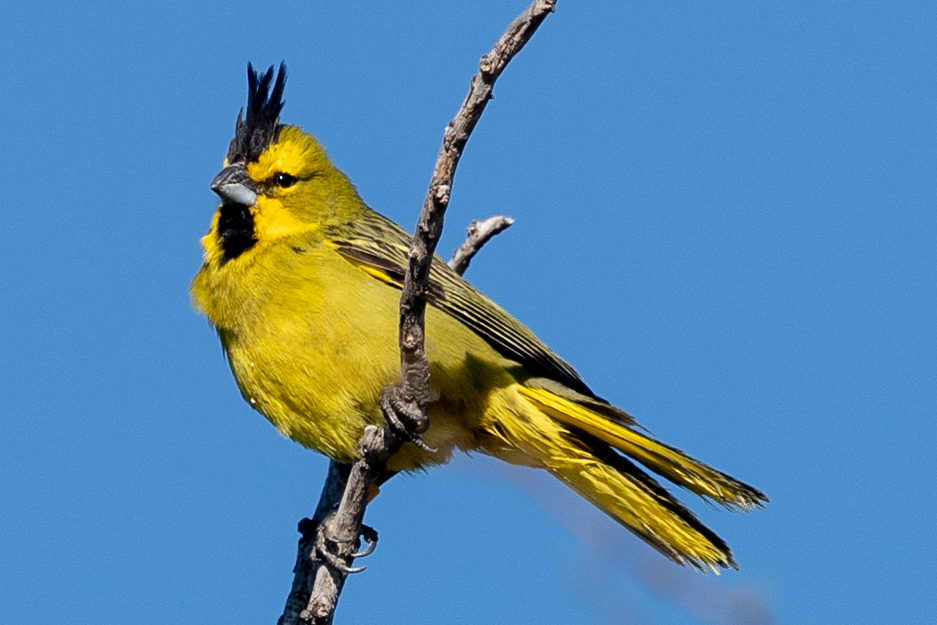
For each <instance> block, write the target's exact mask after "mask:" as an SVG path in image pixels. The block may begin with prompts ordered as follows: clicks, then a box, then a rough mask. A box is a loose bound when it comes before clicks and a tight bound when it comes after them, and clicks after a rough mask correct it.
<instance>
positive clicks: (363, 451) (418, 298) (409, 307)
mask: <svg viewBox="0 0 937 625" xmlns="http://www.w3.org/2000/svg"><path fill="white" fill-rule="evenodd" d="M555 6H556V0H534V2H533V3H532V4H531V5H530V6H529V7H528V8H527V9H526V10H525V11H524V12H523V13H522V14H521V15H520V16H518V17H517V18H516V19H515V20H514V21H513V22H512V23H511V25H510V26H508V28H507V30H506V31H505V32H504V34H503V35H502V36H501V38H500V39H499V40H498V42H497V43H496V44H495V46H494V47H493V48H492V49H491V51H490V52H488V54H486V55H485V56H483V57H482V58H481V61H480V63H479V71H478V73H477V74H475V76H474V77H473V78H472V83H471V86H470V87H469V92H468V95H467V96H466V98H465V101H464V102H463V103H462V107H461V108H460V109H459V112H458V113H457V114H456V116H455V117H454V118H453V119H452V121H451V122H449V125H448V126H447V127H446V131H445V134H444V136H443V142H442V148H441V149H440V151H439V156H438V157H437V159H436V165H435V167H434V169H433V177H432V179H431V180H430V185H429V189H428V191H427V193H426V199H425V200H424V202H423V209H422V212H421V213H420V218H419V221H418V222H417V228H416V233H415V234H414V236H413V240H412V242H411V245H410V254H409V257H410V263H409V267H408V269H407V274H406V278H405V282H404V287H403V293H402V294H401V297H400V335H399V344H400V355H401V358H400V360H401V366H400V369H401V380H402V384H401V386H400V394H399V396H398V398H399V399H400V400H402V401H403V402H406V404H407V405H408V407H410V408H411V409H413V410H416V411H418V412H419V413H422V416H423V421H424V423H425V422H426V418H425V406H426V404H427V403H428V401H429V398H430V397H431V393H430V386H429V363H428V362H427V359H426V353H425V351H424V348H423V344H424V313H425V310H426V300H425V296H424V293H425V292H426V290H427V288H428V284H429V268H430V265H431V264H432V259H433V254H434V252H435V250H436V244H437V243H438V241H439V236H440V234H441V233H442V227H443V217H444V214H445V211H446V208H447V206H448V205H449V196H450V191H451V189H452V182H453V178H454V177H455V170H456V167H457V165H458V163H459V159H460V158H461V157H462V151H463V150H464V148H465V144H466V142H467V141H468V138H469V135H471V133H472V130H473V129H474V128H475V125H476V124H477V123H478V120H479V119H480V118H481V115H482V113H483V112H484V110H485V106H486V105H487V104H488V100H490V99H491V92H492V88H493V87H494V83H495V81H496V80H497V79H498V77H499V76H500V75H501V72H502V71H503V70H504V68H505V66H506V65H507V64H508V62H509V61H510V60H511V59H512V58H513V57H514V56H515V55H516V54H517V53H518V52H519V51H520V50H521V49H522V48H523V47H524V45H525V44H526V43H527V42H528V41H529V40H530V38H531V37H532V36H533V34H534V32H536V30H537V28H538V27H539V26H540V24H541V23H542V22H543V20H544V19H546V16H547V15H548V14H549V13H552V12H553V11H554V8H555ZM502 229H503V228H502ZM492 236H493V235H492ZM488 238H490V237H488ZM478 247H481V244H479V246H478ZM466 264H467V263H466ZM384 390H385V391H386V390H387V389H384ZM383 397H384V394H383V393H382V399H383ZM424 429H425V428H424ZM400 445H401V441H400V440H399V439H398V438H397V437H396V436H395V435H394V434H393V433H392V432H391V430H390V428H388V427H381V428H378V427H375V426H368V427H367V428H365V431H364V433H363V434H362V437H361V439H360V441H359V443H358V460H357V461H356V462H355V463H354V464H353V465H352V468H351V473H350V475H349V477H348V480H347V484H346V485H345V488H344V494H343V496H342V498H341V503H340V504H339V506H338V509H337V511H335V513H334V515H328V516H325V517H324V518H322V519H318V521H317V526H318V527H317V529H316V535H317V538H319V537H323V536H326V535H327V536H328V541H327V542H330V543H332V545H334V547H335V551H336V552H337V553H336V555H338V556H339V559H340V560H342V561H345V562H347V564H346V565H345V567H344V568H345V571H343V570H341V569H340V568H337V567H335V566H333V565H332V564H330V563H329V562H327V561H326V560H325V559H322V560H317V561H313V562H311V565H310V562H309V560H308V559H309V558H311V557H313V551H314V550H315V548H316V547H315V545H314V544H305V545H304V541H305V542H308V543H312V542H313V541H311V540H306V532H304V539H303V540H301V541H300V550H299V551H300V553H299V556H298V558H297V566H296V569H295V573H296V575H295V578H294V582H293V591H291V593H290V598H289V600H288V602H287V610H286V611H285V612H284V614H283V616H282V617H281V618H280V625H294V624H295V623H302V622H312V623H316V624H320V623H321V624H329V623H331V622H332V618H333V615H334V613H335V606H336V604H337V602H338V597H339V595H340V594H341V591H342V587H343V586H344V583H345V579H346V577H347V569H348V566H350V564H351V562H352V561H353V560H354V550H355V549H356V548H357V539H358V536H359V534H360V533H361V527H362V520H363V518H364V511H365V508H366V506H367V503H368V498H369V497H370V495H371V493H372V491H373V489H374V488H375V486H376V485H377V482H378V480H379V479H380V477H381V475H382V474H383V473H384V466H385V463H386V462H387V459H388V458H389V457H390V455H391V454H392V453H393V452H394V451H396V450H397V449H398V448H399V447H400ZM336 465H337V463H333V464H332V465H331V466H330V469H329V478H328V479H327V481H326V486H325V488H324V489H323V494H322V498H321V499H320V501H319V507H318V509H317V515H316V516H317V517H318V510H326V511H328V510H331V509H332V508H333V505H334V501H335V498H334V496H335V492H334V488H333V487H334V486H336V485H337V484H339V483H340V480H339V479H338V478H340V476H339V475H337V473H338V471H337V468H336ZM333 469H336V470H335V471H333ZM333 477H334V479H333ZM327 491H328V493H327ZM327 495H328V496H327ZM306 529H308V526H307V528H306ZM304 547H305V548H306V549H308V551H307V552H306V554H308V555H305V554H304V551H303V549H304ZM313 578H314V582H312V581H311V580H312V579H313ZM310 587H311V592H310V594H309V595H308V596H309V602H308V604H307V606H306V608H305V609H304V610H301V611H300V613H299V614H296V612H295V609H293V608H295V606H296V602H295V601H294V599H301V597H302V595H303V593H304V592H305V591H306V589H307V588H310ZM297 589H298V590H297ZM288 614H289V618H288ZM290 619H292V620H290Z"/></svg>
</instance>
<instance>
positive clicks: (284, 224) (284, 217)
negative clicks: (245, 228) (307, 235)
mask: <svg viewBox="0 0 937 625" xmlns="http://www.w3.org/2000/svg"><path fill="white" fill-rule="evenodd" d="M254 227H255V231H256V233H257V238H258V239H260V240H270V239H277V238H280V237H286V236H290V235H293V234H298V233H300V232H309V231H312V230H317V229H318V228H319V226H318V225H316V224H311V223H308V222H303V221H300V220H299V219H297V218H296V216H295V215H294V214H293V213H292V212H290V211H289V210H287V209H286V208H284V207H283V203H282V202H280V200H277V199H274V198H268V197H259V198H257V212H256V213H255V214H254Z"/></svg>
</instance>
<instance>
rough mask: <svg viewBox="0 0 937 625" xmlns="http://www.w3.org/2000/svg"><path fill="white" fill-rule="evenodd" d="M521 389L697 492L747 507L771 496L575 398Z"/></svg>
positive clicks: (554, 413)
mask: <svg viewBox="0 0 937 625" xmlns="http://www.w3.org/2000/svg"><path fill="white" fill-rule="evenodd" d="M519 392H520V393H521V395H523V396H524V397H525V398H526V399H527V400H528V401H530V402H531V403H532V404H533V405H534V406H536V407H537V408H538V409H539V410H540V411H542V412H543V413H544V414H547V415H549V416H551V417H553V418H554V419H556V420H558V421H559V422H561V423H563V424H565V425H567V426H569V427H571V428H574V429H575V430H580V431H582V432H586V433H587V434H590V435H591V436H594V437H596V438H598V439H599V440H601V441H603V442H605V443H607V444H609V445H611V446H612V447H614V448H615V449H618V450H620V451H622V452H623V453H625V454H626V455H628V456H630V457H631V458H634V459H635V460H637V461H639V462H640V463H641V464H643V465H644V466H646V467H647V468H649V469H651V470H652V471H654V472H655V473H659V474H660V475H662V476H664V477H666V478H667V479H669V480H671V481H672V482H674V483H675V484H679V485H680V486H683V487H685V488H687V489H689V490H691V491H692V492H694V493H696V494H697V495H700V496H702V497H709V498H710V499H712V500H714V501H716V502H718V503H720V504H722V505H724V506H726V507H728V508H732V509H737V510H744V511H748V510H751V509H752V508H755V507H759V506H762V505H764V502H766V501H767V500H768V498H767V497H766V496H765V495H764V493H762V492H761V491H759V490H758V489H756V488H753V487H751V486H749V485H748V484H745V483H743V482H740V481H738V480H736V479H735V478H733V477H730V476H728V475H726V474H725V473H722V472H721V471H717V470H716V469H713V468H712V467H710V466H708V465H706V464H705V463H702V462H700V461H699V460H694V459H693V458H691V457H689V456H687V455H686V454H685V453H683V452H682V451H680V450H679V449H675V448H673V447H670V446H669V445H665V444H664V443H661V442H660V441H657V440H654V439H653V438H651V437H649V436H647V435H645V434H642V433H641V432H638V431H637V430H633V429H631V428H629V427H626V426H625V425H622V424H620V423H616V422H614V421H611V420H609V419H608V418H607V417H605V416H603V415H600V414H598V413H596V412H593V411H592V410H589V409H588V408H585V407H584V406H581V405H579V404H577V403H576V402H574V401H571V400H569V399H566V398H564V397H560V396H558V395H556V394H555V393H552V392H550V391H547V390H544V389H539V388H528V387H521V388H520V391H519Z"/></svg>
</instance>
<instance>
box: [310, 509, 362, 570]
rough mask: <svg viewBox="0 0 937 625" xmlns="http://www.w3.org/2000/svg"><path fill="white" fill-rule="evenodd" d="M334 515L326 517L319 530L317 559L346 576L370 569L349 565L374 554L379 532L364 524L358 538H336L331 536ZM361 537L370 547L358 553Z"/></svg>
mask: <svg viewBox="0 0 937 625" xmlns="http://www.w3.org/2000/svg"><path fill="white" fill-rule="evenodd" d="M334 514H335V513H334V512H333V513H331V514H329V515H328V516H327V517H325V519H324V520H323V521H322V523H320V524H319V526H318V528H317V531H316V536H315V546H314V548H313V553H314V556H315V559H316V560H322V561H325V563H326V564H327V565H328V566H330V567H332V568H334V569H336V570H338V571H341V572H342V573H344V574H346V575H351V574H352V573H361V572H362V571H364V570H365V569H367V568H368V567H366V566H349V565H348V563H349V562H351V561H352V560H354V559H355V558H363V557H365V556H368V555H371V554H372V553H374V549H375V548H376V547H377V531H376V530H375V529H374V528H373V527H370V526H368V525H364V524H362V525H361V529H360V530H359V532H358V536H355V537H354V538H349V539H344V538H335V537H333V536H331V535H330V531H329V528H330V527H331V521H332V518H333V516H334ZM304 520H305V519H304ZM300 531H302V530H300ZM359 536H360V537H361V538H364V541H365V542H366V543H367V545H368V546H367V547H366V548H365V549H364V550H363V551H357V550H358V549H359V548H360V545H361V541H360V540H359Z"/></svg>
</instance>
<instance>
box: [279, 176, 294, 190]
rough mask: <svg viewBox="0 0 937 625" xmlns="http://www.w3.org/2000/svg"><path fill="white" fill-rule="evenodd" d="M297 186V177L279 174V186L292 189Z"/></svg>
mask: <svg viewBox="0 0 937 625" xmlns="http://www.w3.org/2000/svg"><path fill="white" fill-rule="evenodd" d="M294 184H296V176H291V175H289V174H277V186H278V187H283V188H284V189H285V188H287V187H292V186H293V185H294Z"/></svg>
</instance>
